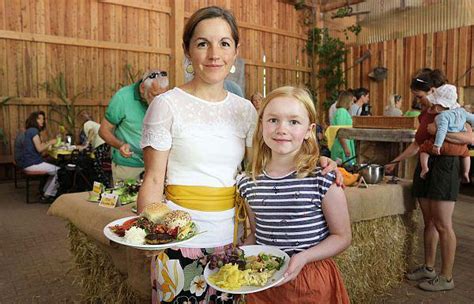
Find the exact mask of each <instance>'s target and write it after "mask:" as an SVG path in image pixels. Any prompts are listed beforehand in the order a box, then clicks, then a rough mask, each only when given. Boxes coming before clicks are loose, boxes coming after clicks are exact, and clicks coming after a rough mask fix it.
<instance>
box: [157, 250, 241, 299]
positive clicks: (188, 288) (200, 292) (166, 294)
mask: <svg viewBox="0 0 474 304" xmlns="http://www.w3.org/2000/svg"><path fill="white" fill-rule="evenodd" d="M224 249H225V247H218V248H212V249H199V248H181V249H168V250H165V251H163V252H161V253H160V254H159V255H157V256H155V257H154V258H152V259H151V283H152V287H153V295H152V296H153V302H152V303H173V304H175V303H176V304H178V303H179V304H181V303H183V304H184V303H185V304H207V303H209V304H210V303H215V304H218V303H222V304H232V303H238V299H237V296H236V295H232V294H228V293H221V292H218V291H216V290H215V289H213V288H212V287H210V286H208V285H207V283H206V281H205V280H204V275H203V273H204V268H205V267H206V264H207V261H208V256H209V255H211V254H213V253H214V252H219V251H223V250H224Z"/></svg>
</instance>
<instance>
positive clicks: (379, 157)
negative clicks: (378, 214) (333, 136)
mask: <svg viewBox="0 0 474 304" xmlns="http://www.w3.org/2000/svg"><path fill="white" fill-rule="evenodd" d="M415 133H416V130H411V129H362V128H349V129H341V130H339V132H338V133H337V136H338V137H341V138H348V139H354V140H356V141H357V145H356V154H357V162H358V163H366V162H371V163H376V164H380V165H384V164H386V163H388V162H390V161H391V160H392V159H394V158H395V157H397V156H398V155H399V154H400V153H402V152H403V151H404V150H405V149H406V147H407V146H408V145H409V144H411V143H412V142H414V141H415ZM416 163H417V157H416V156H414V157H411V158H409V159H407V160H405V161H404V162H402V163H400V164H399V166H398V176H400V177H402V178H406V179H412V178H413V172H414V171H415V168H416Z"/></svg>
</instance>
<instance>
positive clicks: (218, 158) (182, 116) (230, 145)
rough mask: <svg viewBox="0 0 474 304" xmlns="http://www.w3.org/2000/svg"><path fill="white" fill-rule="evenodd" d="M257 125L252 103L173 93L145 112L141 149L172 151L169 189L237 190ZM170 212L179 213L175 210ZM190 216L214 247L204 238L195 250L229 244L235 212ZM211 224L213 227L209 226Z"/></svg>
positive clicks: (159, 98) (230, 96)
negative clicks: (246, 148) (176, 186)
mask: <svg viewBox="0 0 474 304" xmlns="http://www.w3.org/2000/svg"><path fill="white" fill-rule="evenodd" d="M256 120H257V113H256V110H255V108H254V107H253V105H252V104H251V103H250V101H248V100H246V99H244V98H241V97H239V96H237V95H235V94H232V93H228V94H227V97H226V98H225V99H224V100H222V101H218V102H209V101H206V100H203V99H200V98H198V97H195V96H193V95H191V94H188V93H186V92H185V91H183V90H181V89H179V88H174V89H172V90H170V91H168V92H166V93H164V94H161V95H159V96H157V97H156V98H155V99H154V100H153V102H152V103H151V105H150V107H149V108H148V111H147V113H146V115H145V119H144V123H143V134H142V141H141V147H142V148H145V147H148V146H150V147H152V148H153V149H156V150H159V151H167V150H170V152H169V156H168V166H167V171H166V184H168V185H187V186H207V187H230V186H234V185H235V177H236V175H237V171H238V168H239V166H240V163H241V161H242V160H243V158H244V154H245V147H246V146H247V147H251V146H252V136H253V132H254V130H255V125H256ZM171 207H172V208H173V209H183V208H181V207H179V206H177V205H175V204H171ZM188 211H189V212H190V213H191V216H192V217H193V220H195V221H197V223H198V225H200V226H204V227H200V229H201V230H202V229H205V230H207V231H208V233H206V234H209V235H212V239H213V240H212V241H211V240H210V238H207V237H206V238H205V239H207V240H204V239H200V240H196V243H197V244H200V245H201V246H202V245H204V244H205V245H206V246H220V245H223V244H225V243H226V242H229V240H230V242H231V241H232V229H233V224H232V217H233V210H228V211H223V212H212V217H209V212H202V211H194V210H188ZM220 213H222V214H220ZM218 214H220V215H218ZM209 218H211V219H212V218H213V219H214V221H212V222H209ZM220 220H222V221H224V222H225V223H220V225H219V226H220V227H218V226H217V225H216V222H219V221H220ZM222 225H224V227H226V228H225V229H223V228H222V227H223V226H222ZM213 230H216V231H215V232H216V233H218V235H219V237H217V238H216V235H215V234H214V233H212V232H213ZM223 230H225V231H223ZM227 230H228V231H227ZM199 237H200V236H198V237H197V238H199ZM197 238H196V239H197ZM229 238H230V239H229ZM192 243H195V242H192ZM190 245H192V244H190ZM196 246H198V245H196ZM190 247H195V246H190ZM198 247H199V246H198Z"/></svg>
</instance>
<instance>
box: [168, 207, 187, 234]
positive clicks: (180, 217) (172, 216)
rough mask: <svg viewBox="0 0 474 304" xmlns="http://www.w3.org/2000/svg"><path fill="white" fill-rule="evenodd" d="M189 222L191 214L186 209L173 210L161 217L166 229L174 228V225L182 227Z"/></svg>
mask: <svg viewBox="0 0 474 304" xmlns="http://www.w3.org/2000/svg"><path fill="white" fill-rule="evenodd" d="M190 222H191V215H189V213H187V212H186V211H182V210H174V211H171V212H170V213H168V214H167V215H165V217H164V218H163V224H165V226H166V227H167V228H168V229H174V228H176V227H178V228H183V227H184V226H186V225H188V224H189V223H190Z"/></svg>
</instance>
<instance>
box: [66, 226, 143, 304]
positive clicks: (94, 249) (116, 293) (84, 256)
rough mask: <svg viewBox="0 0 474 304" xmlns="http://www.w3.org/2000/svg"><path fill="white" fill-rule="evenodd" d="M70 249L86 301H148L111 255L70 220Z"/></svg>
mask: <svg viewBox="0 0 474 304" xmlns="http://www.w3.org/2000/svg"><path fill="white" fill-rule="evenodd" d="M68 228H69V241H70V243H71V252H72V254H73V256H74V259H75V263H76V267H77V269H78V270H79V273H80V274H81V276H80V278H79V279H78V280H79V284H80V286H82V290H83V301H84V302H86V303H127V304H128V303H148V302H149V299H143V298H141V297H140V296H139V295H138V294H137V293H135V292H134V291H133V290H132V289H131V288H129V287H128V285H127V283H126V279H127V276H126V275H123V274H121V273H120V272H119V271H118V270H117V268H116V267H115V266H114V264H113V262H112V260H111V258H110V256H108V255H107V253H106V252H104V251H103V250H101V249H100V247H98V246H97V244H95V243H94V242H92V241H91V240H90V239H89V238H88V237H87V236H86V235H85V234H84V233H82V232H81V231H80V230H79V229H77V227H76V226H74V225H73V224H72V223H69V224H68Z"/></svg>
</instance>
